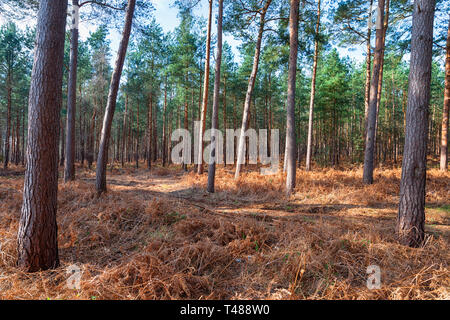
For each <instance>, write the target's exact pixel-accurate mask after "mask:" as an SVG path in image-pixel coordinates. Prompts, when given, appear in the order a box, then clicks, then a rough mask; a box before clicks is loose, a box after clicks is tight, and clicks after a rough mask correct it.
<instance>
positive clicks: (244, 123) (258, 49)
mask: <svg viewBox="0 0 450 320" xmlns="http://www.w3.org/2000/svg"><path fill="white" fill-rule="evenodd" d="M271 3H272V0H267V1H266V3H265V5H264V7H263V8H262V9H261V12H260V21H259V30H258V39H257V40H256V47H255V56H254V58H253V68H252V72H251V74H250V78H249V80H248V88H247V93H246V96H245V104H244V111H243V113H242V125H241V134H240V136H239V144H238V157H237V163H236V173H235V178H236V179H237V178H239V175H240V172H241V166H242V164H243V163H244V157H245V154H244V153H245V152H244V149H248V148H245V136H244V133H245V132H246V131H247V129H248V126H249V116H250V105H251V101H252V95H253V89H254V88H255V81H256V75H257V74H258V67H259V58H260V55H261V43H262V37H263V33H264V28H265V26H266V13H267V10H268V9H269V6H270V4H271ZM247 151H248V150H247Z"/></svg>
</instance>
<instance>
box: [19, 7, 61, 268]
mask: <svg viewBox="0 0 450 320" xmlns="http://www.w3.org/2000/svg"><path fill="white" fill-rule="evenodd" d="M66 17H67V0H65V1H64V0H61V1H52V0H41V1H40V4H39V13H38V19H37V28H36V47H35V53H34V64H33V71H32V76H31V86H30V93H29V114H28V146H27V168H26V172H25V183H24V191H23V205H22V212H21V216H20V225H19V232H18V239H17V242H18V257H17V260H18V261H17V264H18V266H19V267H20V268H22V269H23V270H25V271H28V272H36V271H39V270H47V269H50V268H55V267H57V266H58V265H59V257H58V240H57V225H56V211H57V192H58V140H59V126H60V124H59V122H60V111H61V104H62V79H63V58H64V40H65V26H66Z"/></svg>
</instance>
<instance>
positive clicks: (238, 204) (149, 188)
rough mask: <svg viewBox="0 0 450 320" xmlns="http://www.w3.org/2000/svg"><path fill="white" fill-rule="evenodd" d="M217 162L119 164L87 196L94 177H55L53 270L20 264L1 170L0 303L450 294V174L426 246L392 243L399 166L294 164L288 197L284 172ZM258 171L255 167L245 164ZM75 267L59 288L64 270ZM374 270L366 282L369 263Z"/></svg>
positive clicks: (435, 201) (434, 175)
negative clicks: (207, 170)
mask: <svg viewBox="0 0 450 320" xmlns="http://www.w3.org/2000/svg"><path fill="white" fill-rule="evenodd" d="M247 169H248V170H247V171H245V172H244V173H243V175H242V177H241V178H240V179H239V180H237V181H235V180H234V175H233V170H232V168H231V167H229V168H222V167H220V168H218V171H217V182H216V188H217V190H216V191H217V192H216V193H215V194H214V195H210V194H208V193H206V192H205V191H204V189H205V185H206V179H207V178H206V175H203V176H197V175H196V174H195V173H193V172H190V173H183V172H182V171H181V170H180V169H178V168H175V167H171V168H168V169H164V168H161V167H158V168H156V169H154V170H153V171H152V173H149V172H148V171H146V170H145V169H132V168H127V169H121V168H118V167H117V168H114V169H113V170H111V171H109V172H108V174H109V176H108V179H109V183H110V184H109V192H108V193H107V194H105V195H102V196H101V197H97V196H96V195H95V190H94V186H93V185H94V184H93V179H94V178H95V176H94V172H93V171H88V170H84V169H79V172H78V176H77V178H78V180H77V181H76V182H73V183H69V184H66V185H65V184H62V183H61V184H60V189H59V204H58V205H59V207H58V235H59V238H58V241H59V247H60V248H59V253H60V259H61V266H60V267H59V268H57V269H56V270H50V271H44V272H38V273H34V274H27V273H23V272H21V271H20V270H18V269H17V268H16V266H15V260H16V256H17V254H16V236H17V228H18V222H19V217H20V208H21V202H22V188H23V176H17V175H12V176H11V175H7V174H4V175H2V176H0V244H1V247H0V299H449V298H450V289H449V288H450V272H449V245H448V244H449V231H450V223H449V219H450V212H449V210H450V200H449V199H450V187H449V183H450V174H449V173H441V172H439V171H437V170H435V169H432V170H430V171H429V174H428V182H427V222H426V231H427V238H426V243H425V244H424V246H423V247H422V248H420V249H411V248H407V247H404V246H401V245H399V244H398V243H397V241H396V237H395V233H394V227H395V219H396V213H397V203H398V193H399V182H400V174H401V170H400V169H379V170H377V172H376V174H375V180H376V182H375V184H374V185H372V186H365V185H363V184H362V182H361V177H362V170H361V169H360V168H355V169H349V170H333V169H323V170H321V169H318V170H316V171H313V172H305V171H303V170H299V171H298V173H297V176H298V179H297V189H296V190H297V191H296V193H295V194H293V195H291V196H290V198H286V196H285V195H284V191H283V190H284V177H283V175H282V174H279V175H276V176H261V175H260V174H259V173H258V172H257V171H256V170H253V171H252V170H250V168H247ZM252 169H255V168H252ZM70 265H77V266H79V267H80V268H81V270H82V277H81V283H80V285H81V287H80V289H78V290H73V289H69V288H68V287H67V283H66V281H67V279H68V277H69V275H68V274H67V268H68V267H69V266H70ZM369 265H378V266H380V268H381V282H382V287H381V289H378V290H369V289H367V286H366V280H367V274H366V269H367V267H368V266H369Z"/></svg>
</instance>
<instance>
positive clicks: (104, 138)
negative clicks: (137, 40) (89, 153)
mask: <svg viewBox="0 0 450 320" xmlns="http://www.w3.org/2000/svg"><path fill="white" fill-rule="evenodd" d="M135 6H136V0H129V1H128V5H127V9H126V13H125V25H124V29H123V32H122V40H121V41H120V45H119V51H118V52H117V59H116V62H115V66H114V71H113V74H112V77H111V84H110V88H109V93H108V102H107V105H106V111H105V117H104V119H103V127H102V133H101V139H100V146H99V151H98V157H97V171H96V189H97V192H98V193H99V194H100V193H103V192H106V165H107V162H108V147H109V139H110V136H111V126H112V120H113V117H114V111H115V109H116V104H117V94H118V91H119V85H120V77H121V75H122V70H123V64H124V61H125V56H126V53H127V48H128V42H129V39H130V34H131V27H132V24H133V15H134V9H135Z"/></svg>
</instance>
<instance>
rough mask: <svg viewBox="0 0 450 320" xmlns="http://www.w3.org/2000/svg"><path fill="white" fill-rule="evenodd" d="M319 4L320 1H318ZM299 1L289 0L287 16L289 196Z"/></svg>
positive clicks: (289, 188)
mask: <svg viewBox="0 0 450 320" xmlns="http://www.w3.org/2000/svg"><path fill="white" fill-rule="evenodd" d="M319 3H320V1H319ZM299 8H300V0H291V10H290V14H289V33H290V35H289V43H290V52H289V75H288V90H287V91H288V92H287V111H286V115H287V120H286V151H287V154H286V158H287V168H286V169H287V178H286V191H287V193H288V194H291V193H292V191H293V190H294V188H295V178H296V169H297V168H296V162H297V155H296V151H297V146H296V137H295V84H296V79H297V57H298V20H299V19H298V18H299Z"/></svg>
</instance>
